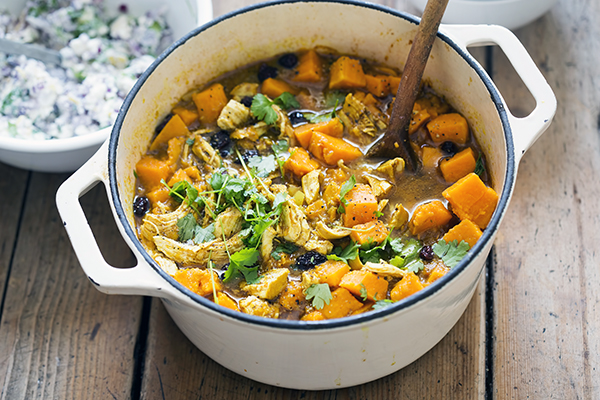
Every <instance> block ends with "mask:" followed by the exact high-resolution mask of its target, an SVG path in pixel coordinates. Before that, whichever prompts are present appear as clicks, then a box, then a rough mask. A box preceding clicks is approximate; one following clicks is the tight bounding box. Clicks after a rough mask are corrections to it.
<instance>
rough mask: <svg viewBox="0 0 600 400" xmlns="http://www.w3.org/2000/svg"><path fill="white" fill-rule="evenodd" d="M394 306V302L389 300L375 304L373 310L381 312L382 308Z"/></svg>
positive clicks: (378, 301)
mask: <svg viewBox="0 0 600 400" xmlns="http://www.w3.org/2000/svg"><path fill="white" fill-rule="evenodd" d="M392 304H394V302H393V301H392V300H389V299H384V300H377V301H376V302H375V304H373V310H381V309H382V308H386V307H387V306H391V305H392Z"/></svg>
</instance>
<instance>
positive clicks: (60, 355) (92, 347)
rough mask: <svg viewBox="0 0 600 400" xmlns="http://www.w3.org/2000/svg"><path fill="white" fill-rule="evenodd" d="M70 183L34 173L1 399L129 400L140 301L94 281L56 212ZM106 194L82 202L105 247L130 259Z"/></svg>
mask: <svg viewBox="0 0 600 400" xmlns="http://www.w3.org/2000/svg"><path fill="white" fill-rule="evenodd" d="M65 177H66V176H65V175H44V174H37V173H35V174H33V175H32V179H31V182H30V185H29V189H28V196H27V200H26V202H25V209H24V216H23V219H22V223H21V228H20V229H21V230H20V235H19V238H18V243H17V246H16V252H15V255H14V257H13V261H12V268H11V274H10V277H9V281H8V287H7V292H6V300H5V304H4V309H3V313H2V321H1V325H0V376H1V377H3V378H2V379H3V381H2V387H3V389H2V398H6V399H34V398H62V399H66V398H81V397H87V398H119V399H126V398H128V397H129V395H130V391H131V383H132V378H133V353H134V344H135V338H136V335H137V331H138V325H139V320H140V315H141V299H140V298H137V297H119V296H106V295H104V294H102V293H100V292H98V291H97V290H96V289H95V288H94V287H93V285H92V284H90V282H89V281H88V280H87V278H86V276H85V275H84V273H83V271H82V270H81V268H80V266H79V263H78V261H77V259H76V258H75V255H74V253H73V250H72V248H71V245H70V242H69V240H68V238H67V235H66V232H65V231H64V228H63V227H62V223H61V220H60V218H59V215H58V212H57V211H56V207H55V205H54V196H55V193H56V190H57V188H58V186H59V185H60V183H61V182H62V181H63V180H64V179H65ZM103 192H104V189H103V188H102V187H100V186H98V187H96V188H94V189H93V190H92V191H91V192H90V193H88V195H86V196H85V197H84V198H83V199H82V203H84V204H85V206H86V207H85V208H86V210H88V211H89V216H90V224H92V226H95V227H97V228H98V229H97V230H96V233H97V234H98V235H100V236H98V239H99V241H100V242H102V243H103V244H104V248H107V249H108V248H110V249H111V252H112V253H113V254H115V257H116V258H118V259H127V257H128V256H129V255H128V254H129V253H128V250H126V249H125V246H124V245H123V244H120V243H119V241H120V240H121V239H120V236H119V235H118V234H115V232H116V228H114V227H113V228H109V227H108V226H109V225H107V224H114V222H113V219H112V215H111V213H110V210H109V207H108V202H107V200H106V195H105V194H104V193H103ZM102 235H103V236H102ZM125 250H126V251H125ZM119 253H120V254H119Z"/></svg>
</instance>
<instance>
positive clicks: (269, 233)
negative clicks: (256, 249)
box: [260, 226, 277, 263]
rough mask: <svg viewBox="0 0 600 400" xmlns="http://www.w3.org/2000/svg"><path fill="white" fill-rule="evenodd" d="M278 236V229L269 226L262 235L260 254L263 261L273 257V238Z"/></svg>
mask: <svg viewBox="0 0 600 400" xmlns="http://www.w3.org/2000/svg"><path fill="white" fill-rule="evenodd" d="M275 236H277V231H276V230H275V229H273V227H272V226H269V227H268V228H267V229H266V230H265V231H264V232H263V235H262V241H261V242H260V256H261V257H262V259H263V263H265V262H266V261H267V260H270V259H271V253H272V252H273V239H275Z"/></svg>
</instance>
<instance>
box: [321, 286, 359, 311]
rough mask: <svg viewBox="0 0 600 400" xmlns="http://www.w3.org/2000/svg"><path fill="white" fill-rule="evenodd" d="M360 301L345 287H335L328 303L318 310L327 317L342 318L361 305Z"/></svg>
mask: <svg viewBox="0 0 600 400" xmlns="http://www.w3.org/2000/svg"><path fill="white" fill-rule="evenodd" d="M362 305H363V304H362V303H361V302H360V301H358V300H356V298H355V297H354V296H353V295H352V293H350V292H349V291H348V290H347V289H344V288H341V287H340V288H337V289H335V290H334V291H333V293H331V301H330V302H329V304H325V306H324V307H323V308H322V309H321V310H319V311H320V312H321V314H323V316H325V318H327V319H333V318H342V317H346V316H348V315H350V314H351V313H353V312H354V311H356V310H358V309H359V308H361V307H362Z"/></svg>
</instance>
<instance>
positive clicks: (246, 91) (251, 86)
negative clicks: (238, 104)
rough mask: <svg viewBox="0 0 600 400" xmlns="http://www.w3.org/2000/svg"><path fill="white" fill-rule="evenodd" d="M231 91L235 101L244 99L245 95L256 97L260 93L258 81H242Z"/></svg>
mask: <svg viewBox="0 0 600 400" xmlns="http://www.w3.org/2000/svg"><path fill="white" fill-rule="evenodd" d="M229 93H230V94H231V96H233V99H234V100H235V101H242V99H243V98H244V97H254V96H256V94H257V93H258V83H250V82H244V83H240V84H239V85H237V86H236V87H234V88H233V89H232V90H231V92H229Z"/></svg>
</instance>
